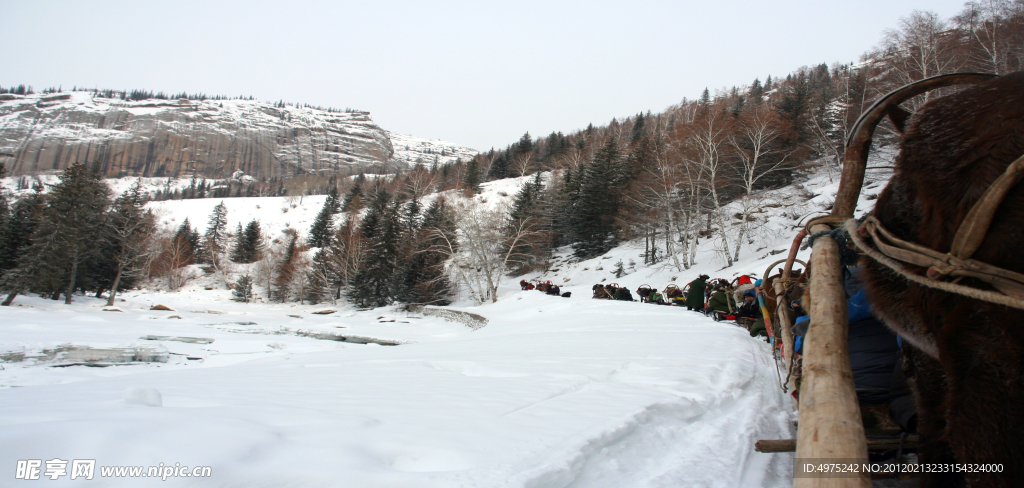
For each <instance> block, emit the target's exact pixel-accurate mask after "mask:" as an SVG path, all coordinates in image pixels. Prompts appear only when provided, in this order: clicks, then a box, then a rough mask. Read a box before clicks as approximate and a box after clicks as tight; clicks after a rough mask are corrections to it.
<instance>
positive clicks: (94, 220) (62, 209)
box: [4, 163, 110, 304]
mask: <svg viewBox="0 0 1024 488" xmlns="http://www.w3.org/2000/svg"><path fill="white" fill-rule="evenodd" d="M109 204H110V189H109V188H108V187H107V185H106V184H105V183H104V182H103V179H102V176H101V175H100V174H99V173H98V172H95V171H92V170H90V169H88V168H86V167H85V165H83V164H81V163H76V164H74V165H72V166H71V167H70V168H68V169H66V170H64V172H63V173H62V174H61V179H60V181H59V182H58V183H57V184H55V185H53V188H52V190H51V191H50V194H49V198H48V205H47V206H46V208H45V209H44V210H43V212H42V215H41V219H40V223H39V227H38V228H37V229H36V231H35V233H34V234H33V236H32V244H31V246H29V247H28V248H27V249H26V251H25V255H24V259H23V260H22V261H21V262H20V263H19V265H18V267H17V268H16V269H15V270H12V271H10V272H9V273H11V274H13V275H14V277H12V279H11V280H6V279H5V285H4V288H5V291H7V292H9V293H13V294H17V293H20V292H23V291H25V290H26V289H29V290H32V291H39V292H43V293H52V294H53V295H52V296H53V298H54V299H57V298H58V297H59V295H60V293H61V289H62V288H63V293H64V295H65V299H64V303H67V304H70V303H71V294H72V292H74V291H75V290H76V289H78V286H76V285H77V284H79V283H78V280H79V279H80V278H83V277H84V274H85V271H86V270H87V269H88V268H89V266H91V265H92V264H93V263H94V261H95V260H96V258H97V255H98V251H99V246H97V245H96V230H97V229H100V228H102V227H103V222H104V218H105V215H104V212H105V210H106V208H107V206H108V205H109ZM9 300H13V296H11V297H9Z"/></svg>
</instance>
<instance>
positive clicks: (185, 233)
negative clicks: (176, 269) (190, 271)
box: [173, 217, 199, 266]
mask: <svg viewBox="0 0 1024 488" xmlns="http://www.w3.org/2000/svg"><path fill="white" fill-rule="evenodd" d="M173 239H174V244H175V247H176V248H177V249H178V252H179V259H178V260H177V261H178V263H179V264H181V265H182V266H187V265H190V264H195V262H196V257H197V256H198V254H199V231H197V230H195V229H193V228H192V224H191V223H189V221H188V217H185V221H184V222H182V223H181V225H180V226H178V231H177V232H175V233H174V238H173Z"/></svg>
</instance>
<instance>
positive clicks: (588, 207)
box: [571, 140, 627, 258]
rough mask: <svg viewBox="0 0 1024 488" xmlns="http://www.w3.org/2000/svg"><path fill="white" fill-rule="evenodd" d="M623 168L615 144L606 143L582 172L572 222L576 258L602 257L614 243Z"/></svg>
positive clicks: (623, 179)
mask: <svg viewBox="0 0 1024 488" xmlns="http://www.w3.org/2000/svg"><path fill="white" fill-rule="evenodd" d="M623 166H624V164H623V161H622V157H621V153H620V152H619V147H618V144H616V142H615V141H614V140H609V141H608V142H607V143H606V144H605V145H604V146H602V147H601V149H599V150H598V151H597V153H596V154H595V155H594V160H593V161H592V162H591V163H590V164H588V165H587V166H586V167H585V168H584V169H583V174H582V175H580V177H579V178H580V181H579V185H580V187H579V198H578V200H577V201H576V202H575V205H574V208H573V210H572V222H571V226H572V230H573V237H574V239H573V240H574V241H575V242H574V243H573V250H574V254H575V255H576V256H577V257H581V258H589V257H593V256H596V255H599V254H603V253H605V252H607V251H608V250H610V249H611V248H613V247H615V245H616V244H617V240H616V237H617V236H616V234H617V231H618V229H617V225H616V222H615V219H616V217H617V216H618V212H619V207H620V206H621V205H622V199H623V197H622V185H623V184H624V183H625V182H626V179H627V178H626V171H625V168H624V167H623Z"/></svg>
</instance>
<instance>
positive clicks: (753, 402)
mask: <svg viewBox="0 0 1024 488" xmlns="http://www.w3.org/2000/svg"><path fill="white" fill-rule="evenodd" d="M226 293H227V292H220V291H216V292H210V293H209V295H211V296H207V297H201V298H200V297H190V296H173V295H170V294H156V295H153V294H129V295H128V296H126V297H125V298H126V301H125V302H123V303H120V305H119V308H120V309H121V310H123V312H103V311H101V308H102V307H101V305H102V302H101V301H100V300H97V299H88V298H80V299H78V300H77V301H76V303H75V304H73V305H72V306H71V307H65V306H63V305H62V304H60V303H58V302H53V301H49V300H44V299H40V298H21V299H19V301H18V302H16V304H20V305H21V306H13V307H10V308H5V309H4V310H3V311H2V312H0V313H3V322H4V323H5V324H6V326H5V329H6V332H5V334H4V340H3V342H4V347H5V348H6V349H7V350H8V352H11V351H17V350H18V349H19V348H22V349H23V350H38V349H41V348H52V347H55V346H57V345H60V344H66V343H70V344H76V345H86V344H87V345H90V346H93V347H114V346H130V345H136V346H138V345H147V346H149V345H155V346H158V347H160V348H164V349H165V350H166V351H167V353H168V357H169V358H170V359H168V362H167V363H150V364H143V365H124V366H110V367H107V368H90V367H85V366H71V367H66V368H57V367H45V366H46V364H53V363H52V362H47V360H46V359H45V358H41V359H40V360H39V361H38V363H37V362H36V361H35V360H32V359H29V360H26V361H22V362H18V363H6V364H4V365H3V367H4V370H3V371H0V383H2V385H3V386H4V387H5V388H4V389H0V412H2V413H0V423H2V424H3V431H4V433H5V435H4V439H5V442H4V443H3V445H2V447H0V459H2V460H3V461H2V462H3V463H4V464H5V465H7V466H10V467H11V468H12V469H13V467H14V466H15V464H16V461H17V460H19V459H44V460H50V459H53V458H60V459H64V460H67V459H96V460H97V465H98V466H120V465H129V466H156V465H158V464H159V463H164V465H171V464H174V463H181V464H182V465H187V466H211V467H212V469H213V476H212V477H211V478H209V479H203V480H198V479H188V478H173V479H169V482H170V483H171V484H172V485H177V486H186V485H187V486H192V485H197V486H367V487H369V486H409V487H429V486H438V487H456V486H465V487H477V486H479V487H483V486H509V487H563V486H608V487H621V486H636V487H640V486H723V487H724V486H784V485H786V484H788V481H787V478H788V473H789V471H790V469H791V463H792V460H791V458H790V457H788V456H787V455H777V454H772V455H769V454H761V453H757V452H754V451H753V443H754V441H756V440H757V439H760V438H788V437H791V436H792V433H793V432H792V420H793V413H792V412H791V411H790V408H789V403H788V400H787V399H786V398H785V396H784V395H783V393H782V390H781V389H780V388H779V386H778V379H777V377H776V373H775V370H774V369H773V367H772V361H771V357H770V354H769V352H768V348H767V345H766V344H764V343H763V342H761V341H758V340H756V339H752V338H750V337H749V336H748V335H747V333H746V331H744V330H742V329H740V328H738V327H736V326H734V325H729V324H720V323H715V322H713V321H710V320H709V319H707V318H705V317H704V316H703V315H699V314H697V313H695V312H686V311H685V310H682V309H679V308H672V307H657V306H653V305H642V304H640V303H622V302H606V301H599V300H591V299H589V298H586V296H585V295H584V296H581V297H579V298H569V299H563V298H557V297H550V296H546V295H543V294H541V293H537V292H532V291H530V292H516V293H514V294H512V295H511V296H508V297H505V298H504V299H503V300H501V301H499V302H498V303H497V304H494V305H489V306H484V307H475V308H473V310H472V311H473V312H475V313H478V314H480V315H483V316H484V317H486V318H487V319H488V320H489V321H488V323H487V325H486V326H485V327H483V328H480V329H477V330H473V329H471V328H469V327H466V326H465V325H462V324H460V323H456V322H447V321H445V320H443V319H440V318H437V317H422V316H419V315H416V314H412V315H409V314H404V313H396V312H386V311H382V310H375V311H365V312H354V311H345V310H341V311H339V312H337V313H334V314H330V315H317V314H312V313H311V312H312V311H315V310H320V309H323V308H324V307H322V306H316V307H314V306H296V307H292V306H288V305H263V306H253V305H244V304H238V303H234V302H230V301H228V300H227V296H226ZM155 303H161V304H164V305H168V306H169V307H170V308H174V309H175V311H151V310H149V307H150V305H151V304H155ZM213 307H217V308H216V311H220V312H223V313H217V314H211V313H209V312H206V311H208V310H210V309H212V308H213ZM203 312H206V313H203ZM290 315H298V316H300V317H302V318H296V317H291V316H290ZM172 316H180V317H181V318H180V319H176V318H170V317H172ZM391 320H394V322H391ZM296 330H317V331H322V332H326V333H336V334H351V335H356V336H362V337H373V338H378V339H390V340H396V341H402V342H404V343H403V344H401V345H397V346H381V345H376V344H347V343H344V342H336V341H328V340H320V339H314V338H309V337H301V336H297V335H294V331H296ZM149 335H153V336H174V337H179V338H204V339H213V342H212V343H209V344H193V343H185V342H177V341H171V340H163V341H146V340H141V339H140V338H142V337H145V336H149ZM134 389H155V390H156V391H158V392H159V394H160V396H161V398H162V401H161V406H149V405H144V404H140V403H144V402H143V401H142V400H140V398H139V394H138V393H137V392H136V391H135V390H134ZM98 478H99V475H98V472H97V479H98ZM61 480H63V481H64V482H65V483H70V482H71V480H70V479H69V478H68V477H63V478H61ZM94 481H95V480H94ZM143 481H150V482H153V481H151V480H142V481H140V480H138V479H134V480H133V479H127V478H125V479H116V478H103V480H102V482H95V483H94V484H95V485H96V486H143V485H144V483H143ZM58 485H59V484H57V485H55V486H58Z"/></svg>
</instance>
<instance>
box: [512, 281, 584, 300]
mask: <svg viewBox="0 0 1024 488" xmlns="http://www.w3.org/2000/svg"><path fill="white" fill-rule="evenodd" d="M519 288H520V289H523V290H537V291H540V292H543V293H545V294H548V295H553V296H556V297H562V298H569V297H570V296H572V292H571V291H567V292H565V293H562V290H561V288H559V287H558V285H555V284H552V283H551V282H550V281H537V283H536V284H534V283H531V282H529V281H526V280H519Z"/></svg>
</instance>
